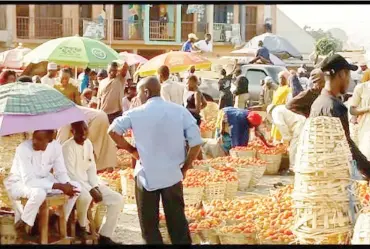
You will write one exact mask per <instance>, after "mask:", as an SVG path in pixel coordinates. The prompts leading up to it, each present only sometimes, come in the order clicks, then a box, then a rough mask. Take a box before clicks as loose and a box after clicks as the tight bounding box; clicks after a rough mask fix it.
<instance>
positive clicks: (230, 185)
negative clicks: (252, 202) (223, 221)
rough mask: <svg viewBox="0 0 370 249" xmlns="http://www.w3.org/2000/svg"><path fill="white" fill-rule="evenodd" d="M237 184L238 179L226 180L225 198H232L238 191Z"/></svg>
mask: <svg viewBox="0 0 370 249" xmlns="http://www.w3.org/2000/svg"><path fill="white" fill-rule="evenodd" d="M248 184H249V182H248ZM238 185H239V181H233V182H226V189H225V199H234V197H235V196H236V193H237V192H238Z"/></svg>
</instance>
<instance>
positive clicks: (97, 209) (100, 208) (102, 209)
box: [92, 203, 107, 228]
mask: <svg viewBox="0 0 370 249" xmlns="http://www.w3.org/2000/svg"><path fill="white" fill-rule="evenodd" d="M92 211H93V213H95V215H94V222H95V226H96V227H97V228H99V227H100V226H101V225H102V224H103V220H104V217H105V215H106V214H107V206H106V205H103V204H102V203H99V204H95V205H94V207H93V208H92Z"/></svg>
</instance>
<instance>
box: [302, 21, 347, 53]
mask: <svg viewBox="0 0 370 249" xmlns="http://www.w3.org/2000/svg"><path fill="white" fill-rule="evenodd" d="M303 29H304V30H305V31H306V32H307V33H308V34H310V35H311V36H312V37H313V38H314V39H315V40H316V52H318V53H320V51H322V52H324V53H325V51H326V49H329V47H330V48H331V49H332V50H331V51H334V52H337V51H342V49H343V42H342V41H341V40H339V39H337V38H335V37H333V35H332V34H331V33H330V32H328V31H324V30H322V29H321V28H320V29H317V30H315V29H313V28H311V27H310V26H304V27H303ZM319 41H321V42H320V43H321V45H319ZM329 44H331V45H329ZM333 44H335V46H334V48H333V47H332V46H333ZM318 46H319V47H320V50H317V48H318ZM320 55H325V54H320Z"/></svg>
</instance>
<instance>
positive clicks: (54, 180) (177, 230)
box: [0, 36, 370, 244]
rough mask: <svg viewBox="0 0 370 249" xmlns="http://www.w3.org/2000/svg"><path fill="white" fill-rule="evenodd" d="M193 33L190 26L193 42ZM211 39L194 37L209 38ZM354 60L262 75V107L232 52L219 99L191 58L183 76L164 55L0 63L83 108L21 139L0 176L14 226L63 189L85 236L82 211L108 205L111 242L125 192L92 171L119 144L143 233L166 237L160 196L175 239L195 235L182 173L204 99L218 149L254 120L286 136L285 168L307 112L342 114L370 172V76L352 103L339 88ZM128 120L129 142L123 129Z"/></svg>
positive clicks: (280, 139) (155, 240) (197, 139)
mask: <svg viewBox="0 0 370 249" xmlns="http://www.w3.org/2000/svg"><path fill="white" fill-rule="evenodd" d="M193 38H194V37H192V36H189V41H190V43H191V41H192V40H193ZM207 39H209V40H210V37H208V36H206V41H207ZM207 44H208V43H207V42H205V43H202V44H200V45H199V44H198V45H199V46H203V47H206V48H207V46H206V45H207ZM186 46H191V44H190V45H186V44H184V49H186ZM261 46H262V44H261ZM262 57H263V56H262ZM257 59H261V58H257ZM351 70H352V71H353V70H357V66H354V65H352V64H349V63H348V62H347V61H346V60H345V59H344V58H343V57H341V56H340V55H333V56H331V57H329V58H327V59H325V61H324V62H323V64H322V66H321V69H314V70H313V71H312V72H310V73H308V70H307V68H306V67H305V66H304V65H303V66H302V67H300V68H299V69H298V70H297V72H296V71H290V72H288V71H282V72H280V73H279V75H278V82H274V80H273V79H272V78H271V77H266V78H265V79H263V80H262V81H261V82H260V84H261V92H260V99H259V105H258V107H255V106H252V103H251V102H250V96H249V91H248V90H249V89H248V86H249V82H248V79H247V78H246V77H245V76H244V75H243V74H242V71H241V69H240V68H239V67H238V65H237V63H236V61H235V63H234V66H233V69H232V71H231V72H227V71H226V70H225V69H222V70H221V71H220V79H219V82H218V87H219V92H220V95H219V101H218V103H216V102H214V101H212V98H211V97H210V96H207V95H206V94H204V93H202V92H201V90H200V89H199V85H200V80H199V78H198V77H197V76H196V75H195V67H190V68H189V71H188V72H187V74H186V75H185V77H183V78H182V79H179V76H178V75H174V74H171V72H170V69H169V68H168V67H167V66H165V65H162V66H160V67H159V68H158V70H157V77H146V78H141V79H140V78H139V77H137V75H136V74H135V70H134V69H132V68H130V67H129V66H128V65H127V64H124V65H123V66H120V65H119V64H117V63H116V62H112V63H111V64H110V65H109V66H108V68H107V70H100V71H95V70H92V69H90V68H86V69H85V70H84V71H83V72H82V73H81V74H80V75H79V77H78V80H75V79H73V77H72V75H73V74H72V73H73V72H72V70H71V69H70V68H62V69H60V68H59V67H58V66H57V65H56V64H54V63H49V64H48V66H47V74H46V75H44V76H43V77H40V76H34V77H32V78H30V77H28V76H21V77H20V78H18V79H17V77H16V74H15V72H12V71H4V72H2V73H1V75H0V84H1V85H4V84H8V83H12V82H16V81H21V82H33V83H36V84H45V85H48V86H50V87H54V88H55V89H56V90H58V91H60V92H61V93H62V94H64V95H65V96H66V97H67V98H68V99H70V100H71V101H73V102H74V103H76V104H77V105H79V106H80V107H79V108H80V109H81V110H82V111H83V112H84V114H85V115H86V122H76V123H73V124H71V125H69V126H66V127H62V128H61V129H60V130H58V132H57V133H56V134H55V131H50V130H42V131H35V132H34V133H33V136H32V139H30V140H27V141H25V142H23V143H22V144H21V145H20V146H19V147H18V148H17V150H16V154H15V158H14V163H13V166H12V168H11V174H10V176H9V177H8V178H7V179H6V182H5V185H6V188H7V189H8V191H9V193H10V197H11V198H12V200H13V203H14V207H15V210H16V229H17V232H19V233H20V234H21V235H22V237H24V238H30V237H31V236H30V233H29V228H30V227H33V226H34V222H35V219H36V215H37V212H38V209H39V207H40V205H41V204H42V203H43V201H44V200H45V198H46V196H47V194H49V193H64V194H66V195H68V196H70V197H71V198H70V199H69V201H68V203H67V205H66V207H65V209H66V213H67V217H66V218H67V219H68V216H69V214H70V212H71V210H72V208H73V206H74V205H76V209H77V217H78V232H79V236H81V237H85V236H87V235H88V232H87V229H86V226H87V223H88V222H87V211H88V208H89V206H90V204H91V202H92V201H93V202H96V203H98V202H102V203H103V204H105V205H107V210H108V211H107V216H106V220H105V221H104V222H103V224H102V226H101V228H100V231H99V235H100V237H99V242H100V243H101V244H114V242H113V241H112V239H111V238H112V236H113V232H114V229H115V227H116V225H117V220H118V215H119V213H120V210H121V209H122V208H123V205H124V203H123V197H122V196H121V194H119V193H117V192H115V191H113V190H111V189H110V188H109V187H108V186H106V185H103V184H101V183H100V182H99V180H98V176H97V172H99V171H101V170H113V168H114V167H115V166H116V164H117V162H116V151H117V148H119V149H123V150H126V151H128V152H129V153H130V154H131V155H132V166H133V167H134V169H135V180H136V190H135V192H136V202H137V207H138V216H139V221H140V226H141V231H142V237H143V239H144V240H145V242H146V243H147V244H162V243H163V241H162V237H161V234H160V232H159V227H158V226H159V202H160V199H161V200H162V203H163V208H164V212H165V216H166V221H167V226H168V231H169V234H170V237H171V241H172V243H173V244H191V238H190V233H189V229H188V223H187V220H186V218H185V214H184V198H183V188H182V179H183V178H184V177H185V176H186V173H187V170H188V169H189V168H191V165H192V162H193V160H195V159H197V158H202V153H201V147H202V146H203V145H204V143H205V142H204V141H203V140H202V138H201V135H200V129H199V127H200V125H201V124H202V122H204V120H203V117H202V115H201V112H202V111H204V110H207V109H209V110H216V114H217V124H216V128H217V130H216V138H215V139H216V140H217V143H216V144H217V146H218V147H219V151H220V153H221V154H220V155H227V154H228V152H229V150H230V149H231V148H232V147H235V146H245V145H247V144H248V141H249V137H250V135H251V134H249V131H250V130H251V129H254V133H255V136H257V137H258V138H260V139H261V141H262V142H263V143H264V144H265V145H266V146H272V144H277V143H284V144H286V145H289V154H290V169H289V170H290V171H289V172H287V173H293V170H294V168H293V166H294V155H295V152H296V150H297V143H298V139H299V135H300V131H301V130H302V126H303V124H304V122H305V120H306V118H308V117H317V116H331V117H338V118H340V119H341V121H342V124H343V128H344V131H345V133H346V136H347V140H348V143H349V145H350V148H351V152H352V154H353V158H354V160H355V161H356V162H357V167H358V169H359V170H360V172H362V173H363V175H364V176H365V177H368V176H370V165H369V162H368V158H369V157H370V153H369V149H368V148H369V144H368V143H369V141H370V137H369V134H368V132H367V125H368V120H369V118H368V117H369V112H370V107H369V105H368V102H369V94H368V89H369V87H368V85H369V84H370V83H368V82H365V83H363V84H359V85H358V86H356V88H355V90H354V93H353V97H352V100H351V101H350V102H349V104H348V106H349V110H348V109H347V107H346V106H345V105H344V104H343V102H342V100H341V99H339V96H340V95H343V94H345V93H346V91H347V88H348V85H349V82H350V71H351ZM232 85H234V86H235V90H233V91H232V90H231V89H232ZM0 87H1V86H0ZM262 112H267V116H265V117H263V114H262ZM349 114H350V115H351V118H349V116H348V115H349ZM264 119H266V122H270V123H271V124H272V128H271V138H272V139H271V140H268V139H267V138H266V136H267V134H266V132H265V131H264V130H263V129H262V124H263V121H264ZM351 123H352V124H353V125H358V127H359V135H358V142H357V143H355V142H354V141H353V139H352V138H351V135H352V134H351V132H350V124H351ZM131 130H132V131H133V136H134V142H133V143H129V142H128V141H126V140H125V138H124V136H123V135H124V134H125V133H128V132H129V131H131ZM51 170H52V171H53V174H50V171H51ZM22 197H27V198H28V201H27V203H26V205H25V206H24V207H23V206H21V205H20V203H19V201H18V200H19V198H22ZM30 239H31V238H30Z"/></svg>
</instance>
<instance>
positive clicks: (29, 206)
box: [4, 130, 80, 238]
mask: <svg viewBox="0 0 370 249" xmlns="http://www.w3.org/2000/svg"><path fill="white" fill-rule="evenodd" d="M53 136H54V131H52V130H44V131H35V132H34V133H33V135H32V139H30V140H26V141H24V142H22V143H21V144H20V145H19V146H18V147H17V149H16V152H15V156H14V161H13V165H12V168H11V170H10V174H9V176H8V177H7V178H6V179H5V180H4V184H5V188H6V190H7V191H8V194H9V197H10V199H11V200H12V203H13V206H14V211H15V222H16V225H15V228H16V231H17V233H18V235H19V236H22V237H23V238H28V234H27V232H26V231H27V228H28V226H29V227H33V226H34V222H35V219H36V215H37V213H38V211H39V208H40V206H41V204H42V203H43V202H44V201H45V199H46V197H47V195H48V194H61V193H64V194H65V195H68V196H69V197H70V198H69V200H68V202H67V204H66V205H65V214H66V220H68V217H69V215H70V213H71V211H72V209H73V206H74V204H75V202H76V200H77V197H78V195H79V192H80V184H78V183H76V182H73V181H71V180H70V178H69V176H68V174H67V170H66V167H65V165H64V159H63V154H62V146H61V145H60V144H59V143H58V142H57V141H55V140H53ZM51 172H52V173H51ZM21 198H27V199H28V201H27V203H26V205H25V206H24V207H23V206H22V204H21V203H20V199H21Z"/></svg>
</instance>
